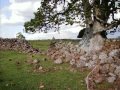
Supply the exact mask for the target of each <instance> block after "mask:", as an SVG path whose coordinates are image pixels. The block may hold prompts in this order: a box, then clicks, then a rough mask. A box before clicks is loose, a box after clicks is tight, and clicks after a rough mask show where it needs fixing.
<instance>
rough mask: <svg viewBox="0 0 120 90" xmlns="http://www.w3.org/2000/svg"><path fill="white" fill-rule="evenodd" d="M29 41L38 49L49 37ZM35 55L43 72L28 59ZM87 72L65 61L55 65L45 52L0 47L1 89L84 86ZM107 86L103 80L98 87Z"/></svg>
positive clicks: (46, 89)
mask: <svg viewBox="0 0 120 90" xmlns="http://www.w3.org/2000/svg"><path fill="white" fill-rule="evenodd" d="M29 42H30V44H32V45H33V47H34V48H39V49H41V50H47V49H48V47H49V44H50V41H48V40H47V41H29ZM34 59H37V60H39V63H38V65H40V66H42V67H43V69H44V70H46V72H37V71H34V65H31V64H29V63H28V62H27V61H31V60H34ZM45 59H47V60H46V61H45ZM71 70H73V71H71ZM87 74H88V71H86V72H79V71H76V70H74V68H72V67H71V66H70V65H69V64H67V63H63V64H61V65H55V64H54V63H53V61H52V60H50V59H49V58H48V57H47V56H45V55H30V54H23V53H19V52H16V51H9V50H6V51H0V90H86V85H85V81H84V79H85V77H86V75H87ZM109 86H110V85H108V84H104V85H100V86H98V87H99V88H101V87H102V88H108V87H109ZM104 90H105V89H104ZM106 90H107V89H106Z"/></svg>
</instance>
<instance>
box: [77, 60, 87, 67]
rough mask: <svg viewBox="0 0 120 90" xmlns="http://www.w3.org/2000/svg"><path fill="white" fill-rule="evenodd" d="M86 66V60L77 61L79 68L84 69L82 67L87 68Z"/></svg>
mask: <svg viewBox="0 0 120 90" xmlns="http://www.w3.org/2000/svg"><path fill="white" fill-rule="evenodd" d="M85 64H86V63H85V61H84V60H79V61H77V63H76V66H77V67H79V68H82V67H85Z"/></svg>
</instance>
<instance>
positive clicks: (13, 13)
mask: <svg viewBox="0 0 120 90" xmlns="http://www.w3.org/2000/svg"><path fill="white" fill-rule="evenodd" d="M9 1H10V5H9V6H8V7H5V8H3V9H2V11H1V13H2V14H1V24H15V25H16V24H17V23H18V24H20V23H22V24H23V23H24V22H25V21H27V20H29V19H30V18H32V17H33V16H34V15H33V12H35V11H36V10H37V8H38V7H40V0H34V1H31V0H27V1H26V0H9ZM5 11H10V15H9V18H8V15H7V14H9V13H7V14H6V13H5Z"/></svg>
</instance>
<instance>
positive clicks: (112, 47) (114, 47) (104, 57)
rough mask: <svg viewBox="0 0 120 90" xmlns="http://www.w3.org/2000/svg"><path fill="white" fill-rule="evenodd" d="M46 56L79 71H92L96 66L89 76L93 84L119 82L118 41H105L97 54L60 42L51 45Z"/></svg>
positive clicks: (119, 44)
mask: <svg viewBox="0 0 120 90" xmlns="http://www.w3.org/2000/svg"><path fill="white" fill-rule="evenodd" d="M47 55H48V56H49V57H51V59H53V60H54V62H68V63H69V64H71V65H72V66H75V67H77V68H79V69H82V68H88V69H90V70H92V69H94V68H95V67H96V66H97V65H98V66H97V69H95V70H94V72H93V75H91V76H90V77H91V78H92V80H93V82H94V83H101V82H102V81H107V82H109V83H115V82H116V81H117V80H120V40H106V42H105V43H104V45H103V47H102V49H101V50H99V52H98V51H97V52H91V53H87V52H85V51H83V50H82V49H81V48H80V46H79V45H77V44H73V43H71V42H69V43H65V42H62V41H60V42H57V43H55V44H54V45H53V44H52V46H51V47H50V48H49V49H48V51H47ZM58 60H59V61H58ZM58 64H59V63H58ZM91 90H92V89H91Z"/></svg>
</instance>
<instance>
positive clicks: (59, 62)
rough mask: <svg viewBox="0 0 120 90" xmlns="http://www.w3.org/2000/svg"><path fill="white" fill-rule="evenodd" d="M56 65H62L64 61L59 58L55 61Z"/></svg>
mask: <svg viewBox="0 0 120 90" xmlns="http://www.w3.org/2000/svg"><path fill="white" fill-rule="evenodd" d="M54 63H55V64H62V63H63V61H62V60H61V58H58V59H56V60H55V61H54Z"/></svg>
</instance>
